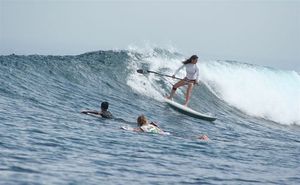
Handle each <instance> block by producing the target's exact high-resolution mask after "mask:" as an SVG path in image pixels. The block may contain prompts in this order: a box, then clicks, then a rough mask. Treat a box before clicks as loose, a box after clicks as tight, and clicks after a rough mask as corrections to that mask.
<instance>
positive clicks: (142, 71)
mask: <svg viewBox="0 0 300 185" xmlns="http://www.w3.org/2000/svg"><path fill="white" fill-rule="evenodd" d="M136 72H138V73H141V74H147V73H154V74H157V75H159V76H165V77H170V78H175V79H177V80H182V79H181V78H177V77H173V76H171V75H165V74H161V73H158V72H155V71H149V70H143V69H138V70H136Z"/></svg>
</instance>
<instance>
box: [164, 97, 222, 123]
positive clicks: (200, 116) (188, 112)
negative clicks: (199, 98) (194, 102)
mask: <svg viewBox="0 0 300 185" xmlns="http://www.w3.org/2000/svg"><path fill="white" fill-rule="evenodd" d="M164 99H165V102H166V103H167V104H168V105H170V106H171V107H172V108H173V109H175V110H177V111H178V112H181V113H183V114H186V115H188V116H191V117H194V118H198V119H203V120H207V121H215V120H216V119H217V118H216V117H213V116H212V115H209V114H203V113H200V112H197V111H195V110H193V109H191V108H189V107H186V106H184V105H181V104H179V103H177V102H175V101H172V100H170V99H168V98H164Z"/></svg>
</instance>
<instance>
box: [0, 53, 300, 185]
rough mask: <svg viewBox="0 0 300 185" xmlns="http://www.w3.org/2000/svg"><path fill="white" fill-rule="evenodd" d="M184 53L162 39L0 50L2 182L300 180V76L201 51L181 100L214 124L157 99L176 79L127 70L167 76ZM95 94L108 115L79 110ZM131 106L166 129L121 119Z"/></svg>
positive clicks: (132, 112) (132, 116)
mask: <svg viewBox="0 0 300 185" xmlns="http://www.w3.org/2000/svg"><path fill="white" fill-rule="evenodd" d="M182 59H184V56H182V55H180V54H178V53H172V52H169V51H167V50H161V49H154V50H153V51H152V52H150V53H143V52H138V51H127V50H124V51H99V52H91V53H86V54H82V55H77V56H39V55H31V56H18V55H9V56H0V184H299V183H300V177H299V174H300V128H299V123H300V121H299V120H300V119H299V115H300V112H299V110H300V109H299V106H300V104H299V103H300V101H299V100H300V98H299V92H300V91H299V89H300V80H299V79H300V78H299V75H298V74H297V73H295V72H289V71H279V70H275V69H269V68H264V67H259V66H252V65H248V64H242V63H238V62H226V61H201V60H200V63H199V64H198V65H199V68H200V73H201V78H200V79H201V81H202V83H201V85H200V86H198V87H195V88H194V91H193V96H192V101H191V104H190V106H191V107H192V108H194V109H196V110H199V111H202V112H211V113H213V114H215V115H216V116H217V117H218V119H217V120H216V121H215V122H213V123H212V122H207V121H203V120H199V119H195V118H191V117H188V116H185V115H182V114H181V113H178V112H176V111H174V110H173V109H171V108H170V107H168V106H167V105H166V104H165V103H163V102H162V99H161V95H162V94H165V93H168V92H169V90H170V88H171V84H172V83H175V82H176V81H174V80H172V79H165V78H160V77H158V76H155V75H151V74H150V75H145V76H144V75H141V74H138V73H136V69H140V68H144V69H152V70H155V71H159V72H161V73H165V74H172V73H173V72H174V71H175V69H176V68H177V67H179V66H180V61H181V60H182ZM200 59H201V58H200ZM180 75H184V72H183V73H181V74H180ZM182 90H183V91H181V90H179V91H178V94H177V97H176V100H177V101H179V102H182V101H183V98H182V97H183V95H184V91H185V89H184V88H183V89H182ZM102 101H108V102H109V103H110V111H111V112H112V113H113V115H114V116H115V117H116V119H112V120H105V119H102V118H96V117H91V116H87V115H84V114H80V113H79V112H80V111H81V110H83V109H94V110H99V106H100V103H101V102H102ZM140 114H145V115H146V116H147V117H148V118H149V119H150V120H152V121H156V122H158V123H159V125H160V127H161V128H163V129H164V130H166V131H168V132H170V133H171V135H169V136H164V135H156V134H149V133H148V134H147V133H135V132H130V131H124V130H121V129H120V127H121V126H124V125H129V126H131V127H135V126H136V125H135V121H136V118H137V116H138V115H140ZM278 114H279V115H278ZM201 134H207V135H208V136H209V138H210V141H208V142H204V141H200V140H198V139H197V136H199V135H201Z"/></svg>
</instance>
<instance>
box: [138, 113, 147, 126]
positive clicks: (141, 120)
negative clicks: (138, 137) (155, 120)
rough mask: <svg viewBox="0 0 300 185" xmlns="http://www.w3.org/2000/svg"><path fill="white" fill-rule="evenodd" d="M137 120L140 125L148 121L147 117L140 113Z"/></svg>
mask: <svg viewBox="0 0 300 185" xmlns="http://www.w3.org/2000/svg"><path fill="white" fill-rule="evenodd" d="M136 121H137V124H138V126H139V127H140V126H142V125H144V124H146V123H147V118H146V116H144V115H140V116H139V117H138V118H137V120H136Z"/></svg>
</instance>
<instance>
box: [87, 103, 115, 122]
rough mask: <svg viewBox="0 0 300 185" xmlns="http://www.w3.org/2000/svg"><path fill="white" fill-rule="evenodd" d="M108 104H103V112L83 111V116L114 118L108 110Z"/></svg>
mask: <svg viewBox="0 0 300 185" xmlns="http://www.w3.org/2000/svg"><path fill="white" fill-rule="evenodd" d="M108 105H109V104H108V102H102V103H101V110H100V112H98V111H93V110H84V111H81V113H83V114H94V115H100V116H101V117H103V118H108V119H111V118H113V115H112V114H111V113H110V112H109V111H108V110H107V109H108Z"/></svg>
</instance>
